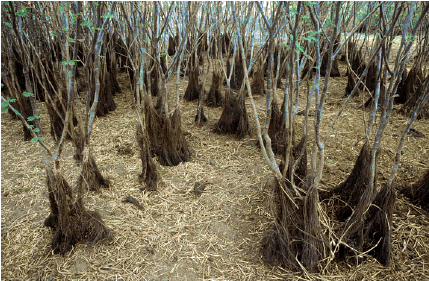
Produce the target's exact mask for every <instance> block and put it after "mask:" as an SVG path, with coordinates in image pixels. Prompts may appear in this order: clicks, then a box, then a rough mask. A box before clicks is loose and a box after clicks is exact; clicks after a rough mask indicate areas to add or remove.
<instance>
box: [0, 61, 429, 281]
mask: <svg viewBox="0 0 429 281" xmlns="http://www.w3.org/2000/svg"><path fill="white" fill-rule="evenodd" d="M340 71H341V73H342V74H343V75H344V73H345V65H343V64H341V65H340ZM173 80H175V79H173ZM210 80H211V75H210V76H209V81H208V83H207V84H206V90H209V87H210V83H211V81H210ZM119 83H120V85H121V87H122V90H123V92H122V93H120V94H117V96H116V97H115V102H116V104H117V106H118V107H117V109H116V110H115V111H113V112H112V113H109V114H108V115H107V116H106V117H103V118H98V119H96V121H95V124H94V132H93V134H92V137H91V143H92V148H93V155H94V156H95V158H96V161H97V164H98V167H99V168H100V171H101V172H102V174H103V175H104V176H105V177H106V178H107V179H109V180H110V182H111V185H110V188H109V189H104V190H102V191H101V192H100V193H92V192H88V193H86V197H85V202H86V206H87V207H88V209H89V210H98V211H99V212H100V214H101V215H102V218H103V220H104V222H105V223H106V224H107V226H108V227H110V228H111V229H112V230H113V233H114V240H113V242H111V243H110V244H96V245H94V246H93V247H91V248H89V247H87V246H86V245H83V244H79V245H77V246H76V247H75V248H74V249H73V250H72V251H71V252H69V253H68V254H67V255H66V256H64V257H62V256H59V255H52V254H51V252H50V250H49V248H48V245H49V243H50V239H51V232H50V229H48V228H47V227H44V226H43V221H44V219H45V218H46V217H47V216H48V215H49V201H48V193H47V188H46V184H45V177H46V176H45V171H44V166H43V165H44V163H43V158H42V157H41V151H40V148H39V147H38V146H37V145H34V144H33V143H32V142H24V141H22V140H21V139H22V136H21V135H22V131H21V126H22V125H21V124H20V123H19V122H17V121H12V120H11V118H10V116H9V115H7V114H2V116H1V164H2V165H1V266H2V272H1V273H2V279H5V280H9V279H15V280H16V279H19V280H29V279H32V280H87V279H92V280H96V279H97V280H116V279H124V280H428V279H429V254H428V252H429V214H428V213H427V212H425V211H423V210H422V209H421V208H419V207H416V206H414V205H412V204H411V203H409V201H407V200H406V199H404V198H403V197H402V196H401V195H400V196H399V198H398V200H397V202H396V209H395V213H394V222H393V226H392V227H393V254H394V256H393V260H392V266H391V267H389V268H385V267H382V266H380V265H379V264H378V263H377V262H376V261H375V260H374V259H373V258H371V257H370V256H365V258H364V259H359V260H355V259H351V260H349V261H348V262H347V263H345V262H337V261H333V262H332V263H331V266H330V267H329V268H328V269H327V270H326V271H325V272H324V273H323V274H306V273H293V272H288V271H286V270H284V269H281V268H277V267H275V268H272V267H269V266H266V265H265V264H264V263H263V262H262V259H261V257H260V254H259V248H260V241H261V239H262V238H263V235H264V231H265V230H267V229H268V227H269V225H270V224H271V223H272V220H273V218H272V216H271V213H270V210H271V206H270V198H271V197H270V196H271V191H270V190H267V189H266V188H265V183H266V182H267V181H268V180H270V179H271V178H272V173H271V172H270V171H269V169H268V166H267V165H266V164H265V163H264V160H263V159H262V157H261V153H260V150H259V149H258V147H257V146H256V145H255V133H256V130H255V123H254V120H253V117H252V115H251V114H250V112H251V108H250V103H249V101H248V98H247V99H246V106H247V109H248V114H249V120H250V122H251V126H252V128H253V132H252V135H251V137H250V138H245V139H243V140H236V139H235V138H234V137H233V136H221V135H217V134H215V133H213V132H212V128H213V127H214V124H215V123H216V122H217V120H218V119H219V117H220V114H221V108H214V109H212V108H205V109H204V111H205V115H206V116H207V117H208V122H207V123H206V124H205V125H204V126H202V127H198V126H196V125H194V122H193V120H194V117H195V114H196V106H197V102H184V101H182V103H181V112H182V125H183V129H184V131H185V134H186V139H187V141H188V142H189V144H190V147H191V148H192V157H191V161H189V162H187V163H182V164H180V165H178V166H176V167H163V166H160V165H158V168H159V172H160V175H161V177H162V178H161V181H160V183H159V185H158V190H157V191H155V192H150V193H146V192H141V191H140V190H139V188H140V187H141V185H139V183H138V178H137V177H138V173H140V171H141V160H140V158H139V151H138V148H137V143H136V140H135V130H136V124H137V120H136V113H135V107H134V106H133V94H132V92H131V89H130V86H129V82H128V77H127V75H126V74H124V73H120V74H119ZM170 83H171V84H169V85H168V87H167V88H168V89H169V91H170V94H171V95H172V94H173V91H174V89H175V87H174V84H173V83H174V81H172V82H170ZM187 83H188V81H187V78H182V79H181V80H180V85H179V86H180V93H181V95H182V97H183V94H184V92H185V89H186V85H187ZM346 83H347V78H346V77H344V76H342V77H338V78H331V81H330V88H329V98H328V99H327V103H326V107H325V108H324V111H323V115H324V117H325V119H324V122H323V124H322V132H326V129H327V127H328V125H329V124H330V122H331V120H332V118H333V117H334V116H335V115H336V113H337V112H338V110H339V108H340V106H341V103H342V101H343V99H342V96H343V94H344V89H345V86H346ZM279 91H280V92H279ZM304 91H305V87H303V88H302V89H301V92H304ZM282 93H283V92H282V91H281V90H278V92H277V94H278V95H280V94H282ZM256 103H257V105H258V108H259V113H260V116H262V118H263V117H264V110H263V108H264V106H265V98H264V97H260V96H258V97H256ZM360 103H361V99H360V98H357V99H354V100H352V102H351V104H350V105H349V106H348V107H347V108H346V110H345V111H344V113H343V115H342V117H341V118H340V120H339V123H338V125H337V126H336V129H335V130H334V131H333V133H332V135H331V136H330V140H329V141H328V143H327V146H326V165H325V171H324V176H323V180H322V186H321V187H322V188H324V189H328V188H332V187H334V186H336V185H338V184H339V183H341V182H342V181H343V180H344V179H345V178H346V177H347V175H348V174H349V173H350V172H351V170H352V167H353V165H354V162H355V160H356V158H357V155H358V153H359V151H360V148H361V146H362V145H363V141H364V128H363V125H362V121H361V118H362V111H361V110H360ZM303 106H304V105H303V104H301V105H300V106H299V110H302V109H303ZM39 110H40V115H41V120H42V124H43V128H42V129H43V131H44V132H49V130H48V129H49V127H48V125H49V124H48V123H47V122H48V121H47V120H49V119H48V116H47V113H46V110H45V107H44V106H43V105H42V104H39ZM366 114H369V113H368V112H366ZM297 118H298V121H299V122H301V121H300V120H302V121H303V120H304V119H303V118H304V117H303V116H297ZM406 120H407V118H406V117H404V116H402V115H398V114H394V116H392V118H391V121H390V124H389V128H388V130H387V131H386V134H385V136H384V145H383V149H382V151H381V154H380V157H379V168H378V174H377V177H378V183H379V184H381V183H383V182H385V180H386V179H387V177H388V176H389V173H390V168H391V165H392V163H393V162H392V161H393V159H394V154H395V152H396V146H397V144H398V141H399V135H400V132H401V130H402V129H403V126H404V124H405V122H406ZM299 122H298V123H299ZM413 127H414V128H415V129H417V130H418V131H420V132H423V133H424V134H425V137H424V138H415V137H413V136H409V137H407V141H406V143H405V147H404V154H403V155H402V163H401V166H400V168H399V173H398V176H397V181H396V182H397V184H398V186H403V185H406V184H410V183H411V182H415V181H417V180H418V179H419V178H420V177H421V176H422V175H423V173H424V171H425V170H426V169H427V168H428V167H429V160H428V159H429V142H428V138H429V120H418V121H416V122H415V124H414V125H413ZM298 130H300V126H298ZM299 132H300V131H299ZM46 139H47V142H48V143H50V144H51V145H52V144H53V141H52V139H51V137H50V136H46ZM72 156H73V147H72V145H71V143H70V142H69V143H67V145H66V146H65V149H64V153H63V157H62V162H61V169H62V172H63V175H64V176H65V177H66V179H67V180H68V181H69V183H70V184H71V185H73V184H75V182H76V180H77V176H78V171H79V168H78V167H77V166H76V164H75V163H74V160H73V159H72ZM196 184H197V185H200V184H205V188H204V191H203V192H202V194H201V195H200V196H199V195H196V194H195V193H194V192H193V189H194V186H195V185H196ZM128 195H131V196H133V197H135V198H137V199H138V201H139V202H140V204H141V205H142V206H143V209H142V210H139V209H137V208H136V207H135V206H134V205H132V204H129V203H124V202H123V200H124V199H125V198H126V197H127V196H128ZM322 207H323V211H324V212H326V213H329V211H330V208H331V207H330V205H329V202H324V203H323V204H322ZM331 223H332V226H333V227H334V226H335V225H334V223H333V222H331Z"/></svg>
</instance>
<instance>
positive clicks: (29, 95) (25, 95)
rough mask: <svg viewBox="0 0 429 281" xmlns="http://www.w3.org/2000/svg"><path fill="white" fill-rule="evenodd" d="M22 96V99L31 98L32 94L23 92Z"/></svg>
mask: <svg viewBox="0 0 429 281" xmlns="http://www.w3.org/2000/svg"><path fill="white" fill-rule="evenodd" d="M22 95H23V96H24V97H27V98H28V97H32V96H33V94H32V93H30V92H23V93H22Z"/></svg>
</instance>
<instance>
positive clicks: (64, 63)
mask: <svg viewBox="0 0 429 281" xmlns="http://www.w3.org/2000/svg"><path fill="white" fill-rule="evenodd" d="M61 63H62V64H63V65H68V64H69V63H68V62H67V61H62V62H61Z"/></svg>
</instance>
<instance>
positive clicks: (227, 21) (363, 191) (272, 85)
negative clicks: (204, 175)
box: [1, 1, 429, 272]
mask: <svg viewBox="0 0 429 281" xmlns="http://www.w3.org/2000/svg"><path fill="white" fill-rule="evenodd" d="M428 8H429V5H428V4H427V3H425V2H417V3H411V2H394V3H387V2H381V3H378V2H365V3H362V2H344V3H343V2H333V3H330V2H321V3H313V2H305V3H304V2H294V3H290V2H266V3H260V2H246V3H244V2H240V3H234V2H227V3H221V2H116V1H115V2H86V3H84V2H62V3H59V2H2V4H1V9H2V10H1V12H2V19H1V24H2V29H1V32H2V34H1V36H2V37H1V40H2V44H1V48H2V49H1V52H2V53H1V55H2V72H1V80H2V112H5V111H8V112H9V114H10V115H11V116H12V118H14V119H18V120H20V121H21V122H22V124H23V138H24V140H26V141H27V140H32V141H34V142H37V143H38V144H40V148H41V155H42V157H44V159H46V160H45V169H46V185H47V188H48V191H49V202H50V212H51V213H50V215H49V217H48V218H47V219H46V221H45V225H46V226H49V227H51V228H52V230H53V237H52V242H51V247H52V250H53V252H54V253H58V254H62V255H64V254H65V253H66V252H68V251H69V250H70V249H71V248H72V246H73V245H75V244H76V243H79V242H86V243H89V244H94V243H97V242H99V241H106V240H107V241H109V240H110V239H112V237H113V235H114V234H113V233H112V231H111V230H110V229H109V228H108V226H106V225H105V224H104V223H103V221H102V218H101V217H100V215H99V214H98V213H97V212H96V211H89V210H87V209H86V208H85V203H84V201H85V200H84V197H85V196H91V195H90V193H88V192H87V191H90V192H92V191H99V192H100V191H101V190H102V188H109V181H108V180H107V179H105V178H104V177H103V175H102V174H101V173H100V171H99V169H98V167H97V163H96V161H95V158H94V157H93V155H92V149H91V142H90V140H91V132H92V130H93V123H94V119H95V117H98V118H102V117H103V116H105V115H106V114H109V112H111V111H113V110H115V109H116V105H115V98H116V97H115V95H116V94H117V93H120V92H121V87H120V85H119V83H118V80H117V76H118V73H119V72H126V73H127V75H128V77H129V83H130V84H131V88H132V91H133V94H134V102H135V104H136V109H137V110H136V121H137V122H136V141H137V143H138V146H139V148H140V151H141V163H142V172H141V174H139V175H138V177H137V176H136V179H137V178H138V180H139V182H140V183H141V189H142V190H147V191H154V190H156V189H157V184H158V181H159V178H160V176H161V175H160V173H159V172H158V170H157V166H158V165H166V166H175V165H178V164H179V163H181V162H186V161H191V160H192V154H191V150H190V148H189V144H188V142H187V140H186V138H185V136H184V133H183V130H182V125H181V111H180V104H181V103H182V102H183V101H181V99H182V98H181V97H182V96H183V99H184V100H186V101H189V102H191V101H194V100H195V101H198V102H196V103H195V104H196V116H195V122H196V123H197V124H203V123H204V122H205V121H207V117H206V116H205V115H204V107H205V106H209V107H222V114H221V116H220V119H219V120H218V122H216V125H215V127H214V128H212V130H213V131H214V132H216V133H219V134H234V135H235V136H236V137H237V138H238V139H241V138H244V137H247V136H249V135H253V136H255V135H256V136H257V139H258V145H259V146H260V148H261V153H262V158H263V159H264V161H266V163H267V165H268V166H269V167H270V169H271V170H272V172H273V181H272V182H271V183H270V184H268V186H267V187H266V188H267V189H271V190H272V191H273V192H274V194H275V196H274V198H275V199H274V200H275V202H274V206H275V209H274V210H272V211H273V212H274V215H275V216H274V217H275V220H274V221H273V222H272V227H271V228H270V229H268V230H267V233H266V235H265V237H264V239H263V241H262V245H263V246H262V249H260V251H261V253H262V256H263V257H264V260H265V261H266V262H267V263H268V264H272V265H280V266H282V267H285V268H289V269H292V270H301V269H302V268H305V269H306V270H308V271H310V272H320V271H324V270H326V269H327V268H329V265H330V264H331V262H332V261H333V260H334V258H340V259H346V257H347V256H350V255H359V254H360V253H363V252H368V253H369V254H370V255H373V256H374V257H375V258H377V260H378V261H379V262H380V263H382V264H384V265H387V266H388V265H389V264H390V258H391V243H392V242H391V225H392V212H393V208H394V204H395V198H396V193H397V190H396V189H397V188H396V187H395V185H394V180H395V177H396V172H397V169H398V165H399V164H400V158H401V150H402V146H403V144H404V138H403V136H405V135H406V134H407V133H408V132H409V129H410V126H411V124H412V122H413V121H414V120H415V119H416V118H428V117H429V111H428V106H427V104H426V102H427V99H428V95H429V94H428V93H429V76H428V72H427V66H428V55H429V50H428V46H429V44H428V36H429V35H428V34H429V30H428V27H429V23H428V19H427V16H426V15H427V11H428ZM394 46H396V48H394ZM397 46H399V48H398V47H397ZM411 49H413V52H411ZM392 59H393V60H392ZM339 63H343V64H346V66H347V73H346V74H345V76H346V77H347V86H346V88H345V91H344V99H343V104H342V106H341V109H340V110H338V114H337V116H336V118H335V119H334V121H333V122H332V124H331V125H330V127H329V130H328V133H327V135H326V136H322V134H321V132H320V123H321V121H322V118H323V115H322V113H323V110H324V104H325V101H326V99H327V97H328V92H327V89H328V86H329V82H330V81H331V80H330V77H336V76H340V75H341V73H340V72H339V68H338V64H339ZM408 69H409V70H408ZM209 78H211V85H209V82H208V81H210V80H209ZM322 78H324V79H322ZM179 79H187V80H188V81H189V83H188V86H187V88H186V91H185V92H184V93H182V92H180V91H179V87H178V83H179ZM169 81H173V82H172V83H173V84H174V81H176V82H175V85H176V87H175V89H174V90H173V91H167V87H166V85H167V83H168V82H169ZM300 85H307V90H306V92H303V90H302V87H300ZM206 89H209V90H208V91H207V90H206ZM255 95H263V96H265V97H266V104H265V106H266V116H265V117H264V118H261V117H260V116H258V114H257V110H256V109H257V108H256V105H255V101H254V99H253V97H254V96H255ZM355 96H362V97H368V98H365V99H366V100H365V102H364V103H363V104H362V108H358V109H356V110H364V111H367V112H369V114H367V118H366V119H362V122H363V124H364V125H363V126H364V127H365V129H366V130H365V132H366V133H365V139H366V141H365V144H364V145H363V146H362V148H361V152H360V154H359V156H358V158H357V159H356V162H355V165H354V168H353V170H352V171H351V173H350V175H349V176H348V178H347V179H346V180H345V181H344V182H342V183H338V186H337V187H336V188H334V189H332V190H329V191H327V192H323V193H321V192H320V189H319V187H320V181H321V178H322V175H323V166H324V162H325V148H324V147H325V144H326V142H328V140H329V138H327V136H329V134H330V133H331V132H332V131H333V130H335V124H336V122H337V120H338V119H339V117H340V116H341V114H342V112H343V109H344V108H345V107H346V106H347V105H348V102H349V101H350V100H351V99H352V98H353V97H355ZM246 99H247V100H248V101H250V104H251V107H250V111H251V112H248V110H249V108H247V107H246V105H245V100H246ZM78 101H83V104H84V106H83V109H82V110H77V108H78V106H79V104H81V105H82V102H80V103H78ZM41 102H43V103H41ZM171 103H173V104H171ZM297 104H300V105H304V107H305V109H304V110H302V111H300V112H297V111H296V110H294V108H295V106H296V105H297ZM394 104H403V105H402V107H401V110H400V111H399V112H394V111H392V109H393V105H394ZM42 106H46V109H47V112H48V115H49V121H48V120H40V116H39V115H38V112H39V108H40V107H42ZM377 112H381V115H380V116H379V117H377V119H376V118H375V116H376V114H377ZM249 114H250V115H251V116H252V118H254V120H255V122H256V124H257V128H253V129H252V128H251V126H250V123H249V119H248V115H249ZM297 114H301V115H304V116H305V122H304V124H303V126H301V127H302V130H301V129H300V130H298V129H297V126H296V120H297V118H296V115H297ZM392 114H403V115H404V116H407V118H409V121H408V123H407V124H406V126H405V127H404V128H403V133H402V138H401V139H400V142H399V143H398V148H397V152H396V158H395V160H394V163H392V171H391V175H390V177H389V178H388V180H387V181H386V182H382V183H377V182H376V177H375V175H376V169H377V165H378V164H379V163H378V160H377V155H378V152H379V151H380V149H381V148H382V146H383V133H384V130H385V128H386V127H387V124H388V122H389V118H390V117H391V116H392ZM309 117H310V118H311V119H309ZM313 120H314V122H310V121H313ZM375 120H377V121H375ZM42 121H43V122H49V124H50V132H49V133H50V135H51V136H52V138H53V140H54V142H55V144H54V145H53V146H52V147H50V146H49V145H48V143H47V142H45V140H44V132H42V131H41V130H40V128H41V125H40V123H41V122H42ZM255 129H256V130H255ZM310 130H312V131H313V132H314V133H313V134H311V136H310V134H309V131H310ZM67 141H70V142H71V143H72V144H73V145H74V148H75V155H74V159H75V160H76V164H77V165H79V166H80V168H81V169H80V173H79V178H78V181H77V183H76V184H77V188H76V189H73V188H72V187H71V186H70V185H69V183H68V182H67V181H66V179H65V177H64V176H63V175H62V173H61V172H60V169H59V168H60V163H61V162H60V158H61V156H62V155H61V153H62V150H63V147H64V143H65V142H67ZM275 155H277V156H280V157H281V159H282V161H281V163H277V162H276V160H275ZM154 156H157V157H158V159H159V161H158V163H156V162H155V161H154V160H153V157H154ZM428 175H429V171H428V172H426V175H425V176H424V177H423V178H422V179H421V181H420V182H419V183H418V184H416V185H415V186H410V187H407V188H406V190H405V194H406V195H407V196H409V197H410V198H411V200H412V201H413V202H414V203H416V204H421V205H422V206H426V207H427V206H428V205H429V204H428V203H429V202H428V198H429V195H428V190H429V188H428V182H429V181H428ZM326 200H329V201H330V202H334V203H333V204H334V205H333V206H334V210H335V212H334V213H329V212H327V210H326V208H327V204H325V203H323V202H326ZM127 201H128V202H131V203H134V204H136V205H137V206H139V204H138V202H137V200H135V199H134V198H127ZM322 203H323V204H322ZM328 213H329V215H328ZM328 216H329V218H328ZM328 220H331V221H341V222H343V223H341V224H335V225H336V227H332V225H334V224H330V223H328ZM332 233H334V235H332Z"/></svg>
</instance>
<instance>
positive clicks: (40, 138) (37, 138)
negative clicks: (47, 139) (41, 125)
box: [31, 137, 43, 143]
mask: <svg viewBox="0 0 429 281" xmlns="http://www.w3.org/2000/svg"><path fill="white" fill-rule="evenodd" d="M41 140H43V137H34V138H33V139H32V140H31V141H32V142H34V143H36V142H38V141H41Z"/></svg>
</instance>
